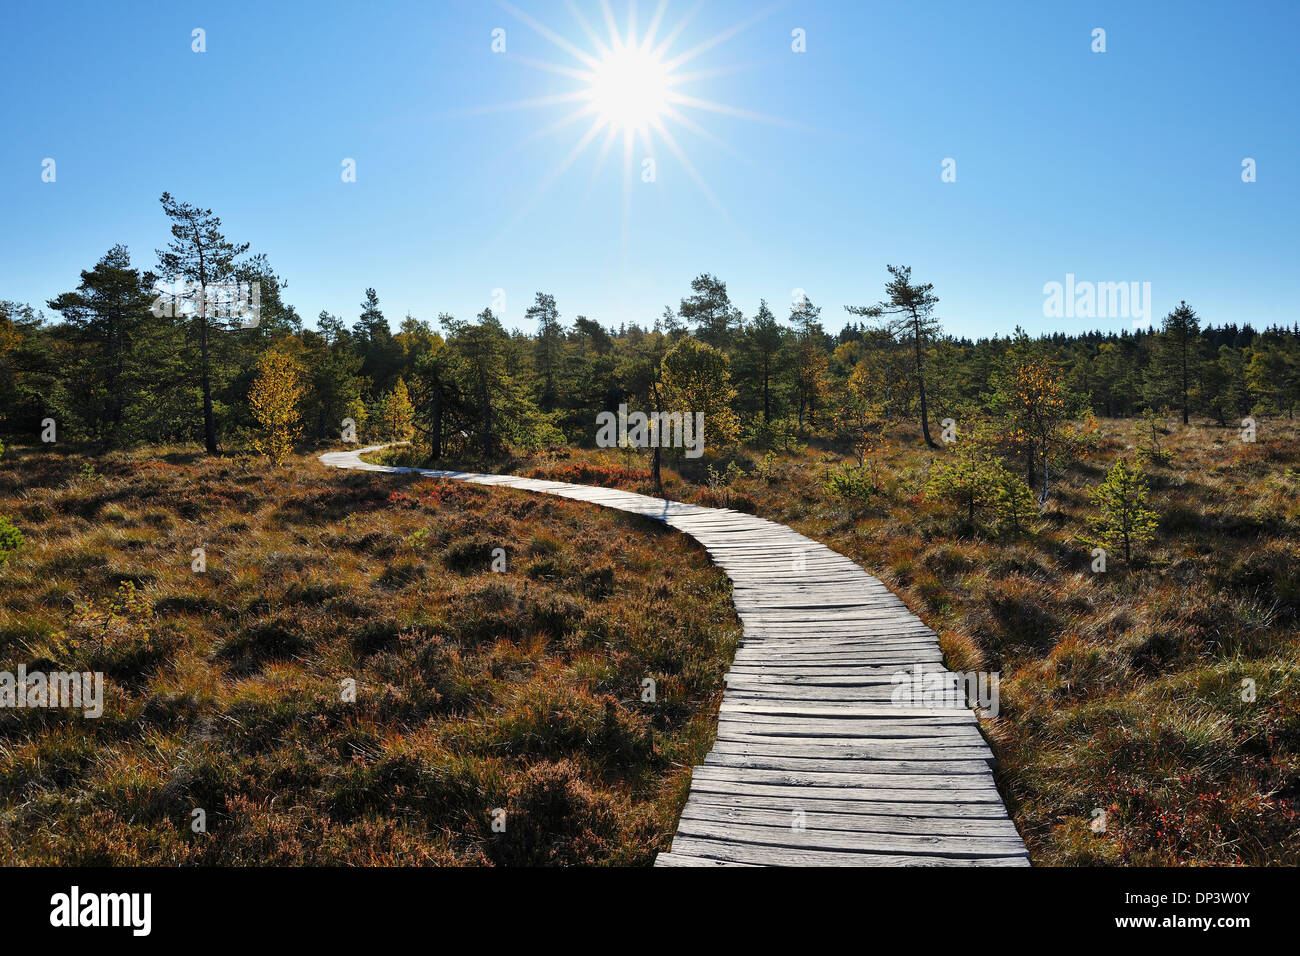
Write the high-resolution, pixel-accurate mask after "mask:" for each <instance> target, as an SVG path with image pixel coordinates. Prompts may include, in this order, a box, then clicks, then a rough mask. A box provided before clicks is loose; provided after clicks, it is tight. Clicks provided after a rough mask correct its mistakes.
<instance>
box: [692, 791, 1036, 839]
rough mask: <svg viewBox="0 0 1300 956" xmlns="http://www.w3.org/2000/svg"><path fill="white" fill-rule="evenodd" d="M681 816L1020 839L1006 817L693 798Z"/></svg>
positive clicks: (819, 828) (883, 831)
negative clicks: (784, 806) (854, 810)
mask: <svg viewBox="0 0 1300 956" xmlns="http://www.w3.org/2000/svg"><path fill="white" fill-rule="evenodd" d="M682 816H683V817H684V818H687V819H693V820H715V821H726V822H732V823H751V824H759V825H762V826H774V827H792V826H796V825H799V826H803V827H806V828H807V829H809V830H827V831H830V832H832V833H833V832H836V831H840V830H848V831H851V832H862V833H911V834H919V835H936V834H946V835H950V836H992V837H1003V838H1006V839H1018V838H1019V836H1020V835H1019V833H1017V832H1016V827H1015V824H1013V823H1012V822H1011V821H1010V820H1008V819H1006V818H1005V817H991V818H987V819H986V818H982V817H926V816H909V815H904V814H897V813H896V814H872V813H851V812H844V811H840V810H835V809H827V808H823V807H821V806H820V805H812V806H809V805H805V806H802V807H790V808H789V809H785V810H782V809H775V808H766V807H745V806H726V805H718V804H713V803H708V802H704V801H702V800H700V799H699V798H696V797H693V798H691V799H690V800H688V801H686V808H685V809H684V810H683V811H682Z"/></svg>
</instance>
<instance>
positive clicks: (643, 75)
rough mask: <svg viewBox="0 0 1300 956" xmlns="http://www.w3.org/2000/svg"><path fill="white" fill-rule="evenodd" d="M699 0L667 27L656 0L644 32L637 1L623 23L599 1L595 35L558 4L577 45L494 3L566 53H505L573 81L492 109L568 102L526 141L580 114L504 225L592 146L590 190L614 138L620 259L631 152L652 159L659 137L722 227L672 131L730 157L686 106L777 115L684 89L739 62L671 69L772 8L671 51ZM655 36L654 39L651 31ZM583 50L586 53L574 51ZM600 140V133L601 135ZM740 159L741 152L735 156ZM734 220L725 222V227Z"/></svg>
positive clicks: (576, 11)
mask: <svg viewBox="0 0 1300 956" xmlns="http://www.w3.org/2000/svg"><path fill="white" fill-rule="evenodd" d="M701 2H702V0H700V2H697V3H695V4H694V5H693V6H692V7H691V8H690V9H689V10H688V11H687V12H686V13H685V14H684V15H683V16H682V17H681V18H680V19H678V20H677V21H676V22H675V23H673V24H672V25H671V27H668V24H667V21H666V14H667V9H668V0H658V2H657V3H656V5H655V8H654V11H653V13H652V14H651V15H650V18H649V20H648V21H647V22H646V24H645V27H644V30H643V31H642V30H640V29H639V22H638V17H637V5H636V2H635V0H630V2H629V3H628V6H627V14H626V17H625V19H624V22H623V23H622V24H620V23H619V22H618V18H617V17H616V15H615V12H614V9H613V6H612V5H611V3H610V0H600V19H599V21H597V22H600V21H603V24H602V25H603V27H604V33H601V32H600V31H599V30H598V29H597V27H596V26H595V25H594V24H593V22H592V21H591V20H590V19H589V18H588V17H587V16H585V15H584V13H583V11H582V10H581V9H580V8H579V5H578V4H577V3H576V2H575V0H565V6H566V8H567V9H568V11H569V14H570V16H571V17H572V19H573V21H574V23H576V24H577V32H578V34H579V35H580V36H579V38H578V39H579V42H582V43H583V46H580V45H579V44H578V42H574V40H572V39H566V38H565V37H564V36H562V35H561V34H560V33H559V32H557V31H556V30H554V29H552V28H551V27H549V26H547V25H545V24H543V23H541V22H540V21H538V20H537V19H536V18H534V17H532V16H530V15H528V14H527V13H525V12H523V11H522V10H519V9H518V8H517V7H515V6H514V5H513V4H511V3H508V2H505V0H501V3H500V5H501V6H502V7H503V8H504V9H505V10H507V11H508V12H509V13H510V14H511V15H512V16H514V17H515V18H517V19H518V20H519V21H520V22H522V23H523V24H525V25H526V26H527V27H528V28H529V29H531V30H532V31H534V32H535V33H537V34H538V35H539V36H541V37H542V38H544V39H545V40H546V41H547V42H549V43H550V44H551V45H553V46H554V47H556V48H557V49H558V50H560V51H561V52H562V53H564V54H566V55H567V57H568V59H567V60H565V61H562V62H558V63H556V62H550V61H547V60H540V59H536V58H533V57H519V56H514V55H512V56H511V59H512V60H513V61H515V62H517V63H519V64H520V65H522V66H526V67H528V68H530V69H534V70H539V71H542V72H546V73H549V74H551V75H554V76H561V77H565V78H567V79H570V80H573V81H574V82H575V83H576V84H577V86H576V87H575V88H574V89H572V90H569V91H567V92H564V93H558V94H554V95H550V96H543V97H534V98H532V99H529V100H523V101H519V102H517V103H511V104H506V105H503V106H500V107H496V109H499V110H514V109H533V108H536V109H539V110H540V109H547V108H550V107H555V106H560V105H572V106H574V107H576V108H574V109H572V110H571V111H568V112H566V113H565V115H563V116H562V117H561V118H560V119H559V120H557V121H556V122H553V123H551V124H550V125H549V126H546V127H545V128H544V129H543V130H540V131H538V132H535V133H534V134H532V135H530V136H529V137H527V140H535V139H537V138H538V137H539V136H549V135H553V134H555V133H558V132H559V131H560V130H562V129H564V128H566V127H575V126H576V127H578V128H581V123H582V121H583V120H589V123H588V125H587V128H586V129H585V131H583V133H582V135H580V136H579V138H578V141H577V143H576V145H575V146H574V147H573V149H572V150H570V151H569V152H568V153H567V154H566V155H565V156H564V158H563V160H561V162H560V163H559V164H558V166H557V167H556V168H554V169H552V170H550V171H549V172H548V173H547V174H546V176H545V177H544V178H543V179H542V181H541V183H540V184H539V185H538V187H537V190H536V191H535V193H534V195H533V196H532V198H531V199H530V200H529V201H528V202H527V203H525V204H524V207H523V208H522V209H520V210H519V211H518V215H516V216H515V217H514V220H513V221H512V223H511V226H513V225H514V224H515V223H517V222H518V220H519V219H521V218H522V217H523V215H524V213H525V212H526V211H527V209H529V208H531V207H532V206H533V205H534V203H535V202H536V201H537V200H538V199H540V198H541V196H542V194H543V193H544V192H545V191H546V190H548V189H549V188H550V187H551V186H552V185H554V183H555V182H556V181H557V180H558V179H559V178H560V176H562V175H563V174H564V173H565V172H566V171H567V170H568V169H570V168H571V167H572V166H573V165H574V164H575V163H576V162H577V160H578V159H579V157H580V156H581V155H582V154H583V153H584V152H585V151H586V150H587V149H588V147H591V146H592V145H593V143H594V144H596V159H595V164H594V167H593V170H592V174H591V182H590V183H589V185H588V192H590V191H591V188H593V187H594V186H595V182H596V179H597V178H598V177H599V176H600V174H601V172H602V170H603V169H604V168H605V166H606V163H607V160H608V159H609V154H610V152H611V151H612V150H613V147H614V144H615V142H617V140H618V139H619V138H620V134H621V138H622V140H623V149H622V152H623V156H622V160H623V162H622V165H623V190H622V197H621V198H622V204H621V205H622V218H623V223H622V230H621V234H622V240H623V241H622V246H623V253H624V256H625V257H626V253H627V241H628V234H629V225H628V222H629V219H630V215H631V206H632V181H633V178H634V176H635V175H636V169H637V165H638V164H637V163H636V150H637V148H638V145H639V146H640V148H641V149H642V150H643V151H644V153H645V158H646V159H649V160H655V161H657V160H656V157H655V144H656V143H657V142H658V143H662V144H663V145H664V146H665V147H666V149H667V150H668V152H669V153H670V154H671V156H672V158H673V159H675V160H676V163H677V164H678V165H679V166H680V168H681V169H682V171H684V172H685V174H686V178H687V179H689V180H690V182H691V183H692V184H694V186H695V187H696V188H697V189H698V190H699V191H700V193H701V194H702V195H703V196H704V198H705V199H706V200H707V201H708V203H709V205H710V206H712V207H713V208H714V209H715V210H717V211H718V212H719V213H720V214H721V215H722V216H723V218H724V219H725V220H726V221H727V222H728V223H731V217H730V216H729V215H728V214H727V211H726V209H725V207H724V206H723V204H722V202H721V200H720V199H719V198H718V196H717V195H716V194H715V193H714V191H713V190H712V189H711V188H710V187H709V185H708V183H707V182H706V181H705V179H704V177H703V175H702V174H701V173H700V172H699V170H698V169H697V168H696V167H695V164H694V163H692V162H691V160H690V158H689V157H688V155H687V152H686V149H685V147H684V146H683V144H682V143H680V142H679V141H678V139H677V137H676V136H675V135H674V132H673V129H672V128H671V127H674V126H675V127H677V128H678V129H680V130H685V131H686V132H688V133H689V134H691V135H692V136H694V137H697V138H698V139H699V140H702V141H704V142H707V143H709V144H710V145H711V146H713V147H717V148H719V149H721V150H723V151H725V152H727V153H728V154H730V155H733V156H737V157H739V156H740V155H741V154H739V153H738V152H737V151H736V150H734V149H732V148H731V147H730V146H729V145H728V144H727V143H725V142H724V141H723V140H722V139H721V138H719V137H718V136H716V135H715V134H714V133H712V132H711V131H709V130H707V129H705V128H704V127H703V126H702V125H701V124H700V123H698V122H696V121H695V120H694V119H693V118H691V117H689V116H687V115H686V111H687V110H690V111H699V112H701V113H712V114H714V115H725V116H729V117H732V118H737V119H744V120H761V121H765V122H770V123H777V124H780V123H781V122H782V121H781V120H779V119H777V118H774V117H769V116H765V115H763V114H761V113H757V112H754V111H751V110H744V109H739V108H736V107H731V106H728V105H726V104H724V103H718V102H715V101H713V100H709V99H706V98H704V97H702V96H697V95H693V93H691V92H690V91H689V90H688V89H686V88H687V87H689V86H690V85H691V84H694V83H698V82H700V81H701V80H704V79H707V78H709V77H712V76H719V75H723V74H725V73H732V72H736V71H737V70H738V69H744V68H745V67H743V66H742V67H734V66H732V67H722V68H713V69H701V70H693V71H692V72H689V73H688V72H683V71H681V70H680V67H682V66H683V65H685V64H687V63H689V62H692V61H694V60H696V59H697V58H698V57H700V56H701V55H703V54H704V53H706V52H708V51H710V50H713V49H715V48H716V47H718V46H719V45H720V44H722V43H725V42H726V41H727V40H729V39H731V38H732V37H734V36H735V35H737V34H738V33H740V32H741V31H743V30H744V29H746V28H747V27H749V26H752V25H753V24H754V23H756V22H758V21H759V20H761V19H762V18H763V17H764V16H767V15H768V14H769V13H771V11H772V9H774V8H769V9H767V10H765V11H761V12H759V13H757V14H755V15H754V16H752V17H749V18H747V19H746V20H744V21H743V22H741V23H738V24H735V25H733V26H730V27H728V28H727V29H725V30H723V31H721V32H720V33H718V34H716V35H714V36H712V37H709V38H708V39H705V40H703V41H702V42H699V43H696V44H694V45H693V46H690V47H689V48H687V49H686V50H685V51H684V52H681V53H677V54H674V53H673V49H674V47H675V46H677V45H678V43H679V41H680V40H681V38H682V37H683V36H684V35H685V31H686V29H687V27H688V25H689V24H690V23H691V22H692V20H693V19H694V17H695V14H696V13H697V11H698V10H699V8H700V5H701ZM665 29H666V32H664V33H663V37H662V39H660V34H661V32H663V31H664V30H665ZM584 46H585V47H586V48H585V49H584V48H583V47H584ZM602 132H603V133H604V136H601V133H602ZM741 158H743V157H741ZM733 225H734V224H733Z"/></svg>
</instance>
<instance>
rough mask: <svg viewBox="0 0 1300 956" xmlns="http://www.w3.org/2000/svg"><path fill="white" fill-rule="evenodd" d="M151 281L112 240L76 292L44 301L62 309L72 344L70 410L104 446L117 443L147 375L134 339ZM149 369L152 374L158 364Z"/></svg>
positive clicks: (67, 369)
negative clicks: (129, 410)
mask: <svg viewBox="0 0 1300 956" xmlns="http://www.w3.org/2000/svg"><path fill="white" fill-rule="evenodd" d="M152 284H153V276H151V275H145V276H141V275H140V273H139V271H138V270H136V269H132V268H131V257H130V255H129V254H128V252H127V250H126V247H125V246H122V245H116V246H114V247H113V248H112V249H110V250H108V252H107V253H105V255H104V256H103V258H101V259H100V260H99V262H97V263H96V264H95V267H94V268H93V269H90V270H86V271H83V272H82V273H81V284H80V285H79V286H78V287H77V289H76V291H74V292H65V293H63V294H62V295H60V296H59V297H58V298H56V299H51V300H50V303H49V305H50V308H52V309H55V310H56V311H58V312H61V313H62V314H63V319H64V322H65V323H66V328H67V330H68V335H69V339H70V341H71V344H72V345H73V348H74V355H73V356H72V360H71V362H70V363H69V364H68V365H66V366H65V369H64V371H65V375H64V380H65V383H66V384H65V386H64V389H63V390H62V391H63V393H64V394H71V395H73V396H74V397H75V401H74V405H75V408H74V412H75V414H77V416H78V417H79V418H81V419H82V420H83V421H84V422H85V423H86V426H87V429H88V430H89V432H90V433H91V434H92V435H93V436H95V437H96V438H98V439H99V440H100V441H101V442H103V443H104V444H105V445H106V446H111V445H114V444H117V443H118V442H119V440H120V437H121V432H122V428H123V419H124V417H125V415H126V410H127V408H128V406H129V405H130V404H131V403H132V402H133V401H135V400H136V398H137V397H138V396H139V395H140V393H141V392H142V391H143V389H144V386H145V384H146V380H147V379H148V378H150V375H149V374H148V372H146V370H145V369H144V368H142V367H141V366H140V363H139V350H138V348H137V338H138V336H139V334H140V332H141V330H142V328H144V327H145V324H146V320H147V318H148V314H149V307H150V304H151V303H152V301H153V297H152V295H151V294H150V287H151V286H152ZM151 371H152V372H153V376H154V377H156V374H157V369H153V370H151Z"/></svg>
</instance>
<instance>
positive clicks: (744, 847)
mask: <svg viewBox="0 0 1300 956" xmlns="http://www.w3.org/2000/svg"><path fill="white" fill-rule="evenodd" d="M673 852H674V853H688V854H690V855H692V856H698V857H705V858H714V859H720V860H729V861H734V862H739V863H749V864H756V865H759V866H1028V865H1029V861H1028V859H1027V858H1026V857H1012V856H1000V857H991V858H965V857H944V856H923V855H920V854H916V855H908V854H891V853H852V852H835V851H829V850H820V849H808V848H804V847H773V846H756V845H754V844H750V843H735V842H731V841H728V840H709V839H700V838H698V837H692V836H679V837H677V838H676V839H674V840H673Z"/></svg>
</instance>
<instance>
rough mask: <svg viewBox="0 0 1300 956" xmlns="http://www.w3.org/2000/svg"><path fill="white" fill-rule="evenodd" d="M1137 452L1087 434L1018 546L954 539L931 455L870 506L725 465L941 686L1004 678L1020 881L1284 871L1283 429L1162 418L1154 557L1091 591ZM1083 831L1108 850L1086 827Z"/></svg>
mask: <svg viewBox="0 0 1300 956" xmlns="http://www.w3.org/2000/svg"><path fill="white" fill-rule="evenodd" d="M1138 433H1139V426H1138V423H1136V422H1134V421H1118V420H1116V421H1104V422H1101V423H1100V425H1099V428H1098V430H1097V434H1096V438H1095V447H1094V448H1093V449H1092V450H1091V451H1090V452H1089V453H1088V454H1086V455H1085V456H1083V457H1081V458H1080V459H1078V460H1076V461H1074V462H1072V463H1071V464H1070V465H1069V467H1068V468H1067V469H1066V471H1065V474H1064V475H1062V476H1061V479H1060V480H1059V481H1058V482H1057V484H1056V485H1055V488H1054V491H1053V494H1052V496H1051V498H1050V499H1049V501H1048V504H1047V506H1046V508H1045V509H1044V510H1043V512H1042V514H1041V515H1040V516H1039V517H1038V518H1037V520H1036V521H1035V522H1034V523H1033V527H1032V528H1030V529H1029V530H1028V531H1027V532H1026V533H1024V534H1021V535H1018V536H1011V535H1007V536H991V535H970V534H968V533H966V532H964V531H963V529H962V526H961V522H960V520H959V518H958V516H956V515H954V514H952V513H951V511H950V510H949V509H948V508H946V507H944V506H943V505H942V504H940V503H936V502H933V501H930V500H927V499H925V498H923V497H922V495H921V491H922V489H923V487H924V485H925V478H926V474H927V472H928V469H929V468H930V466H931V464H932V463H933V462H934V461H936V460H937V459H938V457H939V456H941V455H943V454H944V452H943V451H931V450H927V449H926V448H925V447H924V446H923V445H921V443H920V442H919V441H917V440H916V439H915V438H912V437H910V436H908V435H906V434H902V433H900V434H899V435H897V436H895V437H896V440H895V441H894V442H893V443H892V444H891V445H890V447H889V449H888V451H887V452H886V457H885V460H884V461H883V463H882V464H883V468H882V471H883V474H884V476H885V477H884V481H883V489H882V491H881V493H880V494H878V495H876V496H874V497H870V498H867V499H865V500H859V499H854V500H846V499H842V498H835V497H832V496H830V495H829V494H828V493H827V492H826V491H825V489H824V488H823V485H822V477H823V476H824V475H825V473H826V471H827V469H828V468H830V467H833V466H835V465H837V464H839V463H841V462H842V461H844V460H845V458H844V457H843V456H842V455H839V454H836V453H834V452H832V451H826V450H821V449H814V448H805V449H803V450H801V451H800V452H798V453H796V454H786V455H781V456H779V457H778V458H777V459H776V460H775V461H769V462H767V463H766V464H765V465H763V466H762V467H760V463H761V460H762V455H761V453H746V452H741V453H740V455H739V459H740V462H741V464H742V465H743V466H744V467H745V468H746V470H747V472H748V475H747V476H746V477H744V478H741V479H740V480H738V481H736V482H734V483H733V485H732V486H731V487H729V488H727V489H725V494H726V495H727V496H729V498H730V499H731V502H732V507H740V508H743V509H745V510H754V511H757V512H758V513H760V514H762V515H763V516H764V517H768V518H771V519H773V520H776V521H781V522H784V523H786V524H789V525H791V526H793V527H794V528H796V529H797V530H799V531H801V532H803V533H805V534H808V535H810V536H812V537H814V538H817V539H818V540H820V541H823V542H825V543H826V544H827V545H829V546H830V547H832V548H835V549H836V550H838V551H841V552H843V553H844V554H847V555H849V556H851V557H852V558H854V559H855V560H856V561H858V562H859V563H861V564H862V565H863V566H864V567H865V568H867V570H868V571H870V572H872V573H873V574H876V575H877V576H879V577H880V578H881V579H882V580H884V581H885V582H886V583H887V584H888V585H889V586H890V587H891V588H892V589H893V590H894V591H896V592H897V593H898V594H899V595H900V596H901V597H902V598H903V599H904V600H905V601H906V602H907V604H908V606H909V607H910V608H911V609H912V610H913V611H915V612H916V613H917V614H919V615H920V616H921V617H922V618H923V619H924V620H925V621H926V622H927V623H928V624H929V625H930V626H931V627H933V628H934V629H935V630H936V631H937V632H938V633H939V635H940V641H941V643H942V645H943V648H944V651H945V654H946V656H947V659H948V663H949V665H950V666H952V667H954V668H957V669H961V670H986V671H999V672H1000V673H1001V675H1002V681H1001V701H1000V703H1001V713H1000V716H999V717H998V718H997V719H996V720H992V721H987V722H986V723H985V731H986V733H987V735H988V736H989V738H990V740H991V742H992V745H993V748H994V751H995V753H996V754H997V756H998V759H999V766H998V779H999V784H1000V786H1001V788H1002V791H1003V794H1004V796H1005V797H1006V799H1007V803H1008V806H1009V807H1010V809H1011V811H1012V813H1013V815H1014V817H1015V819H1016V822H1017V825H1018V826H1019V827H1020V829H1021V832H1022V833H1023V835H1024V837H1025V840H1026V842H1027V844H1028V846H1029V849H1030V853H1031V856H1032V859H1033V860H1034V862H1036V863H1040V864H1059V865H1078V864H1127V865H1139V864H1150V865H1178V864H1235V863H1245V864H1271V863H1289V864H1293V865H1294V864H1297V863H1300V816H1298V815H1297V812H1298V811H1300V441H1298V440H1300V427H1297V425H1296V424H1295V423H1291V422H1286V421H1271V420H1269V421H1261V422H1260V425H1259V433H1258V441H1257V442H1256V443H1254V444H1247V443H1243V442H1242V441H1241V440H1240V438H1239V434H1238V432H1237V431H1236V430H1235V429H1223V428H1217V427H1214V426H1211V425H1207V424H1204V423H1194V424H1193V425H1191V426H1189V427H1183V426H1181V425H1179V424H1177V423H1176V422H1174V421H1173V420H1172V419H1171V421H1170V422H1169V426H1168V434H1167V435H1164V436H1163V437H1162V440H1161V444H1162V448H1163V451H1164V452H1165V454H1166V456H1167V462H1166V463H1165V464H1161V465H1148V466H1147V472H1148V474H1149V476H1150V479H1151V483H1152V507H1154V509H1155V510H1156V511H1157V512H1159V514H1160V518H1161V521H1160V530H1159V531H1158V533H1157V535H1156V539H1155V541H1154V542H1153V543H1152V544H1151V545H1150V546H1149V547H1147V548H1146V549H1145V550H1144V551H1142V552H1140V553H1139V555H1138V556H1137V559H1136V560H1135V561H1134V563H1133V565H1132V566H1129V567H1126V566H1125V565H1124V563H1123V561H1122V560H1117V559H1116V558H1115V556H1114V555H1112V556H1111V560H1110V562H1109V564H1108V570H1107V572H1106V573H1104V574H1094V573H1093V572H1092V570H1091V561H1092V559H1091V555H1090V546H1089V545H1086V544H1084V542H1083V540H1082V538H1083V536H1084V535H1085V533H1086V526H1085V519H1086V516H1087V515H1088V513H1089V512H1090V509H1091V503H1090V499H1089V496H1088V489H1089V488H1090V487H1092V486H1094V485H1096V484H1098V483H1099V482H1100V481H1101V479H1102V478H1103V476H1104V474H1105V469H1106V468H1107V467H1109V466H1110V465H1111V464H1112V463H1113V461H1114V460H1115V458H1116V457H1117V456H1118V455H1120V454H1128V455H1130V456H1132V455H1133V454H1134V453H1135V452H1136V450H1137V449H1136V447H1135V446H1136V443H1137V439H1138ZM572 457H574V458H581V459H584V460H587V461H591V462H594V463H596V464H603V465H607V466H616V465H619V464H621V463H622V462H623V455H622V454H621V453H609V452H577V451H575V452H572ZM645 462H646V457H645V456H644V455H641V456H639V458H638V459H637V460H636V461H635V462H634V464H635V465H637V466H641V467H643V466H644V465H645ZM508 464H509V465H510V466H511V467H514V468H517V469H526V468H530V467H539V466H545V465H546V462H545V461H544V460H537V459H529V460H522V461H513V462H509V463H508ZM676 464H677V465H678V466H679V467H682V468H686V467H690V468H692V469H693V471H692V476H693V478H694V480H693V481H688V480H685V479H683V478H682V477H681V475H679V474H678V473H676V472H671V471H670V472H667V473H666V475H665V489H666V494H667V495H668V496H669V497H674V498H679V499H682V500H688V501H697V502H700V503H705V504H712V503H714V502H715V500H716V499H717V497H718V494H719V491H718V490H717V489H710V488H708V487H706V486H705V485H704V483H703V482H704V480H705V478H704V475H703V474H702V471H703V469H702V466H700V465H695V464H693V463H689V462H685V461H681V460H679V461H677V462H676ZM570 467H571V465H570ZM760 471H761V472H763V473H764V474H763V475H760V474H759V472H760ZM638 490H641V491H647V492H648V491H651V490H652V489H651V488H649V487H648V486H647V485H645V484H642V485H641V486H640V487H639V488H638ZM1246 680H1251V681H1254V684H1255V688H1256V698H1255V699H1254V700H1243V699H1242V698H1243V686H1242V684H1243V681H1246ZM1097 810H1103V811H1105V813H1106V829H1105V832H1096V831H1094V829H1093V828H1092V827H1091V826H1090V824H1091V822H1092V821H1093V819H1094V814H1095V811H1097Z"/></svg>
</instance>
